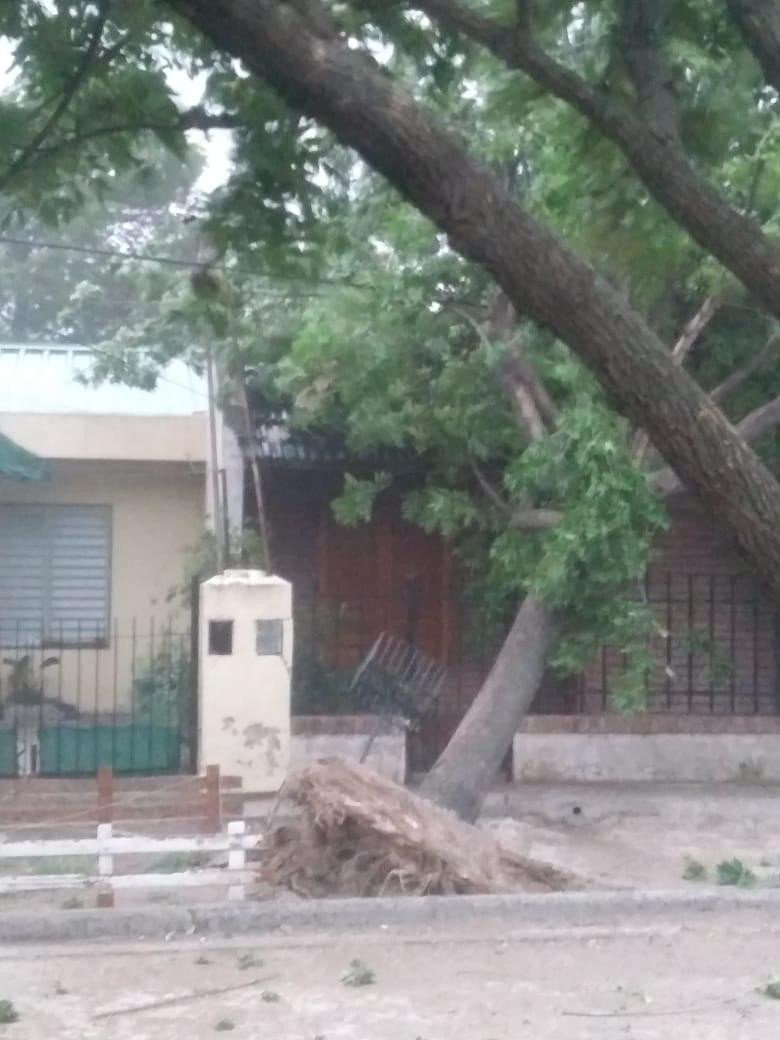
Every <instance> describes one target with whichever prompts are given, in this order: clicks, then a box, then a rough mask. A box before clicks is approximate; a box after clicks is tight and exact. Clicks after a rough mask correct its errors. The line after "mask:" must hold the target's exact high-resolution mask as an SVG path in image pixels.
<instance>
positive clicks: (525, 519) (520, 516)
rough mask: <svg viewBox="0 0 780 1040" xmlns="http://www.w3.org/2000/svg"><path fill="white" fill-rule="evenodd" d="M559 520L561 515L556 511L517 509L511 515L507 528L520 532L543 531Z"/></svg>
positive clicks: (561, 517) (553, 525)
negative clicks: (513, 528)
mask: <svg viewBox="0 0 780 1040" xmlns="http://www.w3.org/2000/svg"><path fill="white" fill-rule="evenodd" d="M561 520H563V513H561V512H560V511H559V510H557V509H517V510H515V512H514V513H512V518H511V520H510V522H509V526H510V527H515V528H517V529H518V530H522V531H544V530H546V529H547V528H548V527H555V526H556V524H559V523H560V522H561Z"/></svg>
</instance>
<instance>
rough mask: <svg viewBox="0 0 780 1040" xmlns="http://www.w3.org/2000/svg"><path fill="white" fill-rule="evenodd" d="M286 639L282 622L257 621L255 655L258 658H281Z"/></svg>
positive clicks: (276, 620)
mask: <svg viewBox="0 0 780 1040" xmlns="http://www.w3.org/2000/svg"><path fill="white" fill-rule="evenodd" d="M283 639H284V627H283V625H282V622H281V620H278V619H276V618H274V619H272V620H270V621H269V620H264V621H255V653H256V654H257V655H258V657H280V656H281V653H282V646H283Z"/></svg>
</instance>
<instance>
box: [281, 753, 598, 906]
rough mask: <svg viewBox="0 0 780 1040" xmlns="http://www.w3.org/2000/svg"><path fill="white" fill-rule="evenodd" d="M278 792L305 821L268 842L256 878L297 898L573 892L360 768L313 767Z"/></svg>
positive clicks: (562, 880) (332, 763)
mask: <svg viewBox="0 0 780 1040" xmlns="http://www.w3.org/2000/svg"><path fill="white" fill-rule="evenodd" d="M285 793H286V794H287V795H289V797H290V798H291V800H292V801H293V802H295V803H296V804H297V805H298V806H299V807H300V809H301V811H302V812H301V817H302V818H301V820H300V821H299V822H297V823H296V824H294V825H283V826H278V827H277V828H276V829H275V830H273V831H272V832H271V833H270V834H269V835H268V838H267V843H266V857H265V862H264V866H263V877H264V880H265V881H267V882H270V883H271V884H274V885H280V886H285V887H287V888H289V889H291V890H292V891H293V892H296V893H298V894H299V895H302V896H307V897H314V896H328V895H343V896H347V895H351V896H378V895H391V894H399V893H403V894H407V895H451V894H461V893H485V892H510V891H518V890H523V891H530V892H541V891H551V890H560V889H571V888H579V887H580V885H579V884H578V882H577V881H576V879H575V878H574V877H573V876H571V875H569V874H566V873H565V872H563V871H560V870H558V869H556V868H554V867H551V866H549V865H547V864H544V863H540V862H537V861H535V860H532V859H528V858H526V857H524V856H519V855H516V854H515V853H512V852H509V851H508V850H507V849H505V848H503V847H502V846H501V845H500V844H498V842H497V841H496V840H495V839H494V838H493V837H492V836H491V835H490V834H488V833H487V832H485V831H483V830H480V828H478V827H473V826H471V825H470V824H467V823H463V822H462V821H461V820H459V819H457V817H455V816H453V815H452V814H451V813H449V812H447V811H445V810H443V809H440V808H438V807H437V806H436V805H434V804H433V803H431V802H428V801H426V800H425V799H423V798H420V797H418V796H417V795H415V794H413V793H412V792H411V791H408V790H406V788H404V787H400V786H399V785H398V784H395V783H393V782H392V781H391V780H388V779H386V778H385V777H383V776H380V775H379V774H378V773H375V772H374V771H373V770H371V769H368V768H366V767H365V766H358V765H351V764H348V763H346V762H343V761H341V760H338V759H330V760H327V761H323V762H320V763H318V764H317V765H315V766H311V767H310V768H308V769H305V770H303V771H302V772H301V773H299V774H297V775H296V776H294V777H291V778H290V779H289V780H288V782H287V785H286V789H285Z"/></svg>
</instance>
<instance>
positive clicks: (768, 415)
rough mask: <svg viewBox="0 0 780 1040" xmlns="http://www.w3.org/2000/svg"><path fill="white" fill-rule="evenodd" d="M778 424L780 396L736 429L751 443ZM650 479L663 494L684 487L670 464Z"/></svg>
mask: <svg viewBox="0 0 780 1040" xmlns="http://www.w3.org/2000/svg"><path fill="white" fill-rule="evenodd" d="M778 426H780V397H775V398H774V399H773V400H772V401H769V402H768V403H767V404H762V405H761V406H760V407H759V408H756V409H754V410H753V411H752V412H750V413H749V414H748V415H746V416H745V417H744V419H740V421H739V422H738V423H737V424H736V426H735V429H736V432H737V433H738V434H739V435H740V437H741V438H742V440H743V441H745V443H746V444H750V443H751V442H752V441H755V440H758V438H759V437H762V436H763V435H764V434H765V433H769V431H770V430H774V429H775V428H776V427H778ZM648 480H649V481H650V484H651V485H652V487H653V488H655V490H656V491H659V492H660V493H661V494H663V495H673V494H674V493H675V492H677V491H680V490H681V488H682V482H681V481H680V479H679V478H678V477H677V475H676V474H675V472H674V470H673V469H672V468H671V467H670V466H666V467H664V469H659V470H656V472H655V473H651V474H649V475H648Z"/></svg>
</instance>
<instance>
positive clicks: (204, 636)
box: [198, 570, 293, 793]
mask: <svg viewBox="0 0 780 1040" xmlns="http://www.w3.org/2000/svg"><path fill="white" fill-rule="evenodd" d="M292 649H293V625H292V586H291V585H290V583H289V582H287V581H284V579H283V578H278V577H275V576H273V575H269V574H266V573H265V572H264V571H259V570H229V571H225V573H224V574H218V575H217V576H216V577H214V578H210V579H209V580H208V581H205V582H203V584H202V585H201V588H200V669H199V695H200V705H199V707H200V714H199V718H200V740H199V756H198V757H199V763H198V764H199V768H200V771H201V772H203V771H204V770H205V768H206V766H209V765H218V766H219V767H220V770H221V772H222V774H223V775H225V776H239V777H241V779H242V781H243V788H244V791H249V792H252V793H261V792H269V791H278V789H279V788H280V787H281V785H282V782H283V781H284V778H285V776H286V775H287V767H288V764H289V757H290V673H291V670H292Z"/></svg>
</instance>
